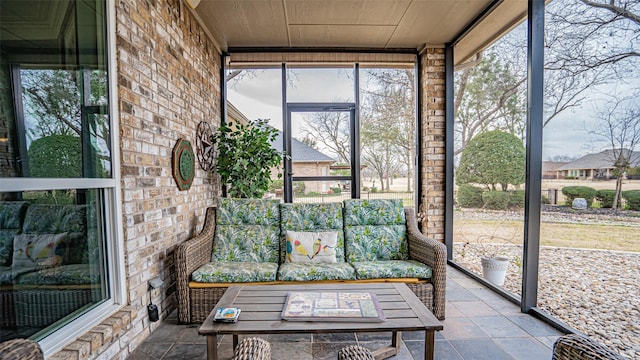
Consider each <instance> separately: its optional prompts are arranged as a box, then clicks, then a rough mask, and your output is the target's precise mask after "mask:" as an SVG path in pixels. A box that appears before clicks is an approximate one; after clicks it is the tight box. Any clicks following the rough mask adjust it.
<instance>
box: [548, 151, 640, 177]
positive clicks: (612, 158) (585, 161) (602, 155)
mask: <svg viewBox="0 0 640 360" xmlns="http://www.w3.org/2000/svg"><path fill="white" fill-rule="evenodd" d="M629 158H630V159H631V167H636V166H640V152H638V151H634V152H632V153H631V156H630V157H629ZM615 162H616V155H615V153H614V151H613V150H604V151H601V152H599V153H596V154H587V155H585V156H583V157H581V158H579V159H577V160H575V161H572V162H570V163H568V164H565V165H563V166H560V167H559V168H557V169H556V173H557V177H558V178H560V179H562V178H566V177H572V178H577V179H580V180H594V179H596V180H597V179H609V178H611V177H613V176H614V174H613V170H614V169H615V166H614V165H615Z"/></svg>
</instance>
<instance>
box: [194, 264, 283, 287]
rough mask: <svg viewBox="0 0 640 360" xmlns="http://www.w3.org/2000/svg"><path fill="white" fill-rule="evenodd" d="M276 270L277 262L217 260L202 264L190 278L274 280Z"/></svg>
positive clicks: (234, 281)
mask: <svg viewBox="0 0 640 360" xmlns="http://www.w3.org/2000/svg"><path fill="white" fill-rule="evenodd" d="M277 271H278V264H277V263H256V262H237V261H233V262H230V261H218V262H210V263H207V264H204V265H202V266H201V267H199V268H198V269H196V271H194V272H193V274H191V279H192V280H193V281H197V282H207V283H240V282H259V281H275V280H276V272H277Z"/></svg>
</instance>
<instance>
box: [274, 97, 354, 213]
mask: <svg viewBox="0 0 640 360" xmlns="http://www.w3.org/2000/svg"><path fill="white" fill-rule="evenodd" d="M356 110H357V107H356V104H355V103H297V102H291V103H286V113H287V116H286V117H285V118H284V131H283V135H284V136H283V142H284V143H283V148H284V152H285V155H286V156H285V158H284V202H285V203H291V202H293V182H294V181H323V180H327V179H331V180H350V181H351V187H350V188H351V198H352V199H359V198H360V132H359V128H360V125H359V121H358V117H357V111H356ZM294 112H295V113H299V112H346V113H349V135H350V136H349V145H350V147H351V151H350V154H349V155H350V160H351V176H331V175H327V176H294V173H293V164H292V160H291V155H292V154H291V148H292V145H291V139H292V132H291V114H292V113H294Z"/></svg>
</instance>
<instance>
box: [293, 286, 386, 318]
mask: <svg viewBox="0 0 640 360" xmlns="http://www.w3.org/2000/svg"><path fill="white" fill-rule="evenodd" d="M282 319H283V320H289V321H355V322H383V321H385V316H384V313H383V311H382V309H381V308H380V303H379V302H378V299H377V298H376V295H375V294H373V293H370V292H349V291H291V292H289V293H288V294H287V300H286V301H285V304H284V308H283V309H282Z"/></svg>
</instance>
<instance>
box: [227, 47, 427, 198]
mask: <svg viewBox="0 0 640 360" xmlns="http://www.w3.org/2000/svg"><path fill="white" fill-rule="evenodd" d="M231 58H233V54H232V56H231ZM278 65H280V68H279V69H274V68H269V69H264V68H263V69H250V68H248V65H247V64H242V66H241V67H240V68H238V69H230V71H229V72H228V80H227V81H228V86H229V91H228V102H229V105H230V106H229V109H230V111H229V115H228V118H227V120H228V121H238V120H239V119H238V118H242V117H243V116H239V115H240V114H244V115H245V117H244V121H249V120H250V119H251V120H255V119H258V118H263V119H264V118H267V119H270V124H271V125H272V126H273V127H275V128H277V129H278V130H281V131H282V130H283V129H286V126H287V124H289V125H288V126H290V129H289V131H283V132H282V133H281V136H279V137H278V139H277V140H276V143H275V144H274V146H275V147H276V148H277V149H279V150H283V149H284V146H283V142H284V133H288V134H290V138H291V149H290V152H291V170H290V173H291V174H287V171H286V169H285V174H284V178H285V179H286V177H287V176H291V180H290V181H291V190H290V192H291V194H290V195H291V197H290V198H289V199H291V200H289V201H293V202H329V201H332V202H335V201H342V200H344V199H348V198H352V197H360V198H370V199H378V198H384V199H402V200H403V201H404V204H405V205H407V206H412V205H413V204H414V198H415V183H416V178H417V171H416V168H415V163H416V159H415V154H416V140H415V137H416V126H415V124H416V118H415V108H416V105H415V101H416V100H415V99H416V94H415V71H414V64H411V63H402V64H398V65H395V66H388V67H383V66H381V65H379V64H376V65H375V66H373V65H368V64H364V63H363V64H355V63H353V64H340V65H327V64H321V63H318V65H317V66H315V67H312V66H311V65H310V64H305V65H304V66H299V65H296V64H295V63H294V64H288V63H287V64H285V66H284V70H283V66H282V64H278ZM282 71H285V73H286V74H285V75H286V76H285V79H286V80H285V82H286V85H284V86H283V85H282V82H283V80H282V79H283V74H282ZM278 95H279V96H278ZM283 98H284V101H283ZM283 106H286V107H287V108H286V109H285V111H283V108H282V107H283ZM238 113H240V114H238ZM283 114H284V115H285V117H286V118H285V119H283V118H282V116H283ZM356 130H357V131H356ZM356 144H357V145H356ZM285 184H286V181H283V180H282V179H280V180H276V181H274V183H273V186H272V189H271V191H270V195H271V196H272V197H279V198H283V199H288V197H287V194H286V193H287V190H285Z"/></svg>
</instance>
